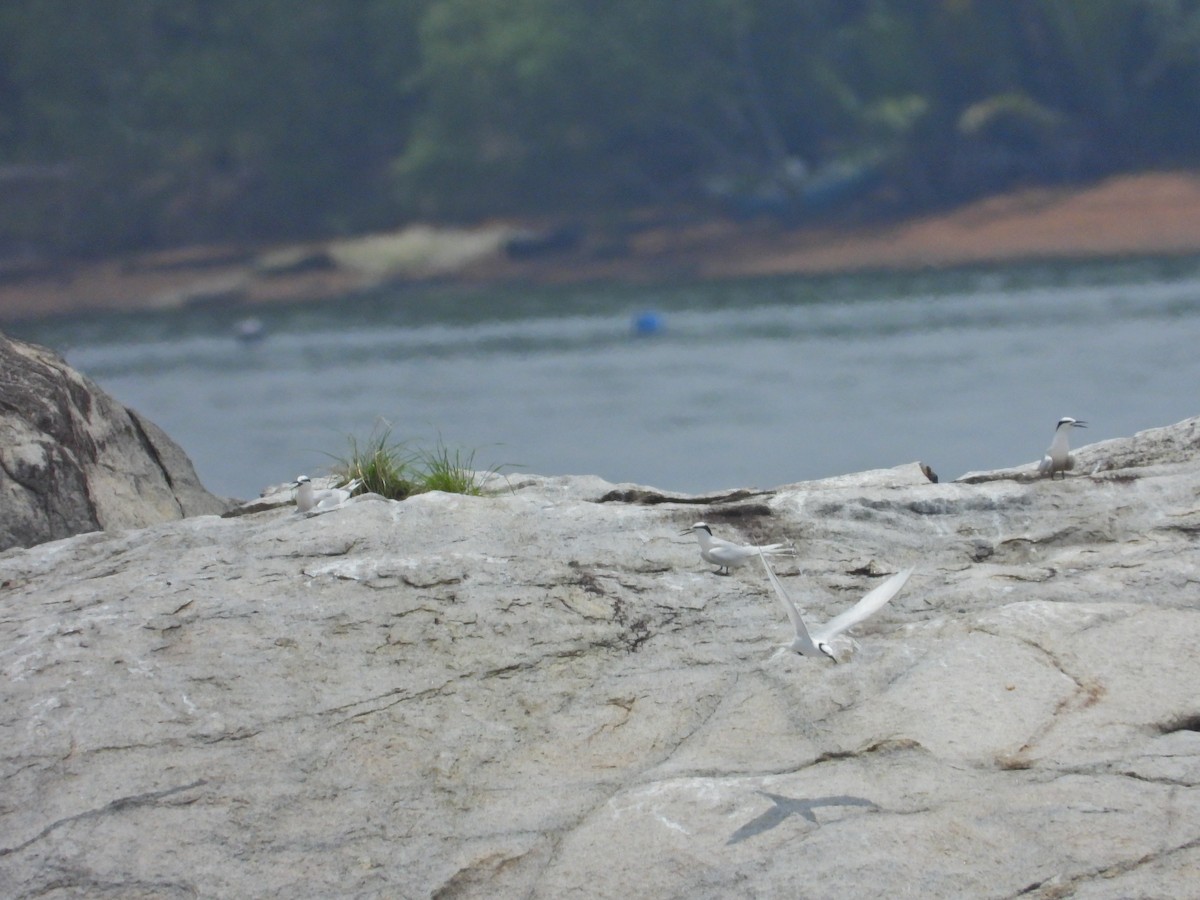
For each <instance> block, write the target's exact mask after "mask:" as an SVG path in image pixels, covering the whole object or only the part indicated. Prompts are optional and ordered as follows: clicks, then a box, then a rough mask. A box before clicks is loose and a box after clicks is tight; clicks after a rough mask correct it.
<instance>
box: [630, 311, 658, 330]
mask: <svg viewBox="0 0 1200 900" xmlns="http://www.w3.org/2000/svg"><path fill="white" fill-rule="evenodd" d="M663 327H664V324H663V318H662V316H660V315H659V314H658V313H656V312H654V311H653V310H647V311H645V312H640V313H638V314H637V315H636V316H634V317H633V333H634V334H647V335H649V334H659V333H660V332H661V331H662V330H663Z"/></svg>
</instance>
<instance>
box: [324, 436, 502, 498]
mask: <svg viewBox="0 0 1200 900" xmlns="http://www.w3.org/2000/svg"><path fill="white" fill-rule="evenodd" d="M349 441H350V452H349V455H348V456H346V457H344V458H343V457H335V460H336V462H335V465H334V466H333V472H334V474H336V475H339V476H341V477H343V478H345V479H346V480H347V481H349V480H351V479H355V478H357V479H359V480H360V481H361V482H362V487H361V488H359V492H363V493H366V492H371V493H375V494H379V495H381V496H383V497H387V498H388V499H389V500H403V499H405V498H406V497H411V496H412V495H413V494H423V493H426V492H427V491H445V492H446V493H449V494H468V495H470V496H473V497H477V496H479V495H480V493H481V488H482V484H483V482H484V481H486V480H487V479H488V478H489V477H490V476H491V475H493V474H495V473H496V472H497V471H499V467H493V468H491V469H487V470H486V471H484V472H477V471H476V470H475V453H474V452H471V453H467V454H464V453H463V452H462V451H460V450H451V449H450V448H448V447H447V446H446V445H445V444H444V443H443V442H442V440H441V438H438V442H437V446H436V447H435V448H434V449H432V450H413V449H410V448H409V445H408V444H407V443H406V442H404V441H393V440H392V429H391V426H385V427H376V429H375V430H374V431H372V433H371V436H370V438H368V439H367V441H366V442H365V443H363V444H360V443H359V441H358V439H357V438H355V437H354V436H353V435H351V436H350V438H349Z"/></svg>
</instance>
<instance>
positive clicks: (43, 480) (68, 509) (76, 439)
mask: <svg viewBox="0 0 1200 900" xmlns="http://www.w3.org/2000/svg"><path fill="white" fill-rule="evenodd" d="M0 373H3V374H0V550H3V549H7V548H9V547H28V546H31V545H33V544H38V543H41V542H42V541H49V540H54V539H56V538H61V537H67V536H69V535H73V534H80V533H83V532H87V531H97V530H100V529H105V528H138V527H141V526H144V525H151V524H154V523H157V522H163V521H166V520H168V519H178V518H181V517H183V516H189V515H202V514H210V513H219V512H221V511H223V510H224V509H225V508H226V507H227V506H228V503H227V502H226V501H223V500H221V499H219V498H217V497H215V496H213V495H212V494H210V493H208V491H206V490H204V488H203V486H202V485H201V484H200V480H199V479H198V478H197V477H196V472H195V470H194V469H193V468H192V464H191V462H190V461H189V460H188V458H187V457H186V456H185V455H184V453H183V451H182V450H180V449H179V447H178V446H177V445H176V444H175V443H174V442H173V441H172V440H171V439H170V438H169V437H167V436H166V435H165V434H164V433H163V432H162V430H161V429H159V428H158V427H157V426H156V425H154V423H152V422H150V421H148V420H146V419H143V418H142V417H141V416H139V415H138V414H137V413H136V412H134V411H133V410H131V409H127V408H125V407H124V406H121V405H120V404H119V403H117V402H116V401H115V400H113V399H112V398H111V397H109V396H108V395H107V394H105V393H104V392H103V391H101V390H100V389H99V388H98V387H96V385H95V384H93V383H92V382H91V381H89V380H88V379H87V378H84V377H83V376H82V375H80V374H79V373H77V372H75V371H74V370H73V369H71V368H70V367H69V366H68V365H67V364H66V363H65V362H64V361H63V360H62V358H61V357H59V356H58V355H56V354H55V353H53V352H51V351H49V350H46V349H44V348H42V347H38V346H36V345H34V344H27V343H25V342H23V341H15V340H10V339H9V338H7V337H5V336H4V335H2V334H0Z"/></svg>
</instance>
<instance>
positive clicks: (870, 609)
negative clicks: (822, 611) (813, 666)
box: [759, 554, 916, 663]
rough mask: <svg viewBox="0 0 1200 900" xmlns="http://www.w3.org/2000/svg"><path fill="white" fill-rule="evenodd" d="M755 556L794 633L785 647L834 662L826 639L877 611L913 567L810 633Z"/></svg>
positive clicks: (764, 559) (775, 579) (770, 572)
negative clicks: (827, 658) (773, 589)
mask: <svg viewBox="0 0 1200 900" xmlns="http://www.w3.org/2000/svg"><path fill="white" fill-rule="evenodd" d="M759 559H761V560H762V564H763V568H764V569H766V570H767V578H769V579H770V581H771V587H773V588H775V594H776V595H777V596H778V597H779V602H780V603H782V604H783V608H784V610H785V611H786V612H787V616H788V618H789V619H791V622H792V628H793V629H794V630H795V632H796V636H795V637H794V638H792V643H791V645H790V647H789V649H791V650H794V651H795V652H797V653H799V654H800V655H801V656H815V657H826V656H827V657H829V658H830V659H832V660H833V661H834V662H835V663H836V662H837V657H836V656H834V653H833V647H832V646H831V645H830V643H829V642H830V641H832V640H833V639H834V638H835V637H837V636H838V635H839V634H841V633H842V632H843V631H846V630H847V629H848V628H851V627H853V626H855V625H857V624H858V623H859V622H861V621H862V620H863V619H865V618H867V617H868V616H870V615H872V614H873V613H876V612H878V611H879V609H880V608H881V607H882V606H883V605H884V604H885V603H887V602H888V601H889V600H891V599H892V598H893V597H895V596H896V595H897V594H898V593H900V589H901V588H902V587H904V583H905V582H906V581H908V577H909V576H910V575H912V573H913V569H915V568H916V567H915V566H909V567H908V568H907V569H905V570H904V571H902V572H897V573H896V574H895V575H893V576H892V577H891V578H889V579H888V580H887V581H885V582H884V583H883V584H881V585H879V586H878V587H876V588H875V589H874V590H872V591H871V592H870V593H868V594H867V595H866V596H865V597H863V598H862V599H861V600H859V601H858V602H857V603H855V604H854V605H853V606H852V607H850V608H849V609H848V610H846V611H845V612H844V613H842V614H841V615H840V616H834V617H833V618H832V619H830V620H829V621H828V622H826V623H825V624H824V625H821V626H819V627H817V628H814V629H813V630H812V631H811V632H810V631H809V630H808V629H807V628H805V627H804V620H803V619H801V618H800V610H798V609H796V604H795V603H793V602H792V598H791V597H789V596H788V595H787V591H785V590H784V589H783V585H782V584H780V583H779V578H778V576H776V574H775V571H774V570H773V569H772V568H771V564H770V563H768V562H767V557H766V556H765V555H763V554H759Z"/></svg>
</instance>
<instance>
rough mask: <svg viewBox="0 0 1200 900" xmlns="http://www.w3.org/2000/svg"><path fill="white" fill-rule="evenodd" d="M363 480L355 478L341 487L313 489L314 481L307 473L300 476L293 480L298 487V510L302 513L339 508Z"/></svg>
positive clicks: (294, 485) (296, 487)
mask: <svg viewBox="0 0 1200 900" xmlns="http://www.w3.org/2000/svg"><path fill="white" fill-rule="evenodd" d="M360 484H362V482H361V481H360V480H359V479H357V478H355V479H354V480H353V481H351V482H350V483H349V484H344V485H342V486H341V487H340V488H326V489H325V490H320V491H316V490H313V486H312V481H311V480H310V479H309V477H308V476H307V475H301V476H299V477H298V478H297V479H296V480H295V481H293V482H292V487H294V488H295V489H296V511H297V512H302V513H308V512H329V511H330V510H331V509H337V508H338V507H339V506H341V505H342V504H344V503H345V502H346V501H347V500H349V499H350V495H351V494H353V493H354V491H355V490H356V489H357V488H358V486H359V485H360Z"/></svg>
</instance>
